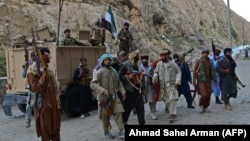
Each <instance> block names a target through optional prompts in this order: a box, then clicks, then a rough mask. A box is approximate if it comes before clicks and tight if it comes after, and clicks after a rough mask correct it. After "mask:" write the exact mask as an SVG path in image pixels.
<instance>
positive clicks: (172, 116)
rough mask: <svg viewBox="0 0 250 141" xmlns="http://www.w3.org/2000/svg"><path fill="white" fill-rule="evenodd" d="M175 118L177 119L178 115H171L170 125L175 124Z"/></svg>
mask: <svg viewBox="0 0 250 141" xmlns="http://www.w3.org/2000/svg"><path fill="white" fill-rule="evenodd" d="M175 118H176V115H170V117H169V122H170V123H173V122H174V120H175Z"/></svg>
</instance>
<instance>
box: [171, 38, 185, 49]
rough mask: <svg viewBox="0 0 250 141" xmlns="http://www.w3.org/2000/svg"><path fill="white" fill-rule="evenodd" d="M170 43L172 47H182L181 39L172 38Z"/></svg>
mask: <svg viewBox="0 0 250 141" xmlns="http://www.w3.org/2000/svg"><path fill="white" fill-rule="evenodd" d="M171 41H172V43H173V46H175V47H176V46H177V47H179V46H182V45H183V38H182V37H172V38H171Z"/></svg>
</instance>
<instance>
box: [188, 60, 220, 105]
mask: <svg viewBox="0 0 250 141" xmlns="http://www.w3.org/2000/svg"><path fill="white" fill-rule="evenodd" d="M193 77H194V78H193V80H194V81H195V80H197V86H198V94H200V95H201V97H200V101H199V105H200V106H203V108H207V107H208V106H209V105H210V99H211V94H212V87H211V81H212V80H213V81H214V82H217V78H216V73H215V68H214V65H213V64H212V62H211V61H210V59H209V58H208V57H207V58H203V57H201V58H200V60H199V61H197V62H196V63H195V65H194V71H193Z"/></svg>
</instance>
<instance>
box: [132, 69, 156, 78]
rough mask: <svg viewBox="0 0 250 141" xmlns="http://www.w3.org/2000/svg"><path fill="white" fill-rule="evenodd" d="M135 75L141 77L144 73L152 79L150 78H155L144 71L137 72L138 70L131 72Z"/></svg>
mask: <svg viewBox="0 0 250 141" xmlns="http://www.w3.org/2000/svg"><path fill="white" fill-rule="evenodd" d="M131 72H132V73H133V74H137V75H141V74H142V73H143V74H145V75H146V76H147V77H150V78H153V76H152V75H150V74H148V73H145V72H142V71H137V70H132V71H131Z"/></svg>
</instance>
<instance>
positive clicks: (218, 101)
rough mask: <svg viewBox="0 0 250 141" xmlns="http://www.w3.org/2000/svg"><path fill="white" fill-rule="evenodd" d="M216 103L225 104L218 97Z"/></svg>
mask: <svg viewBox="0 0 250 141" xmlns="http://www.w3.org/2000/svg"><path fill="white" fill-rule="evenodd" d="M215 103H216V104H223V103H222V102H221V101H220V99H219V97H218V96H216V100H215Z"/></svg>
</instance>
